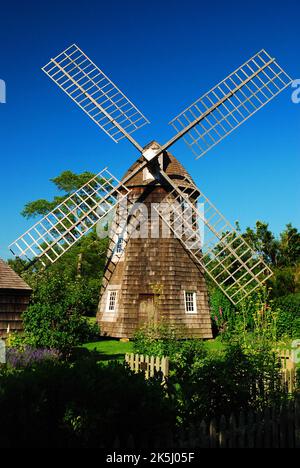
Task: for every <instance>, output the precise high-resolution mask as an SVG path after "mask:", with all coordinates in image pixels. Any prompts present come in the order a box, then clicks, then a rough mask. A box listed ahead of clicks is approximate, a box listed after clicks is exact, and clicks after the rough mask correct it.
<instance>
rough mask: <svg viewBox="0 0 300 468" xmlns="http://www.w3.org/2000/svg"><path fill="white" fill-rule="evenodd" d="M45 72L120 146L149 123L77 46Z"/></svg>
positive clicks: (44, 69)
mask: <svg viewBox="0 0 300 468" xmlns="http://www.w3.org/2000/svg"><path fill="white" fill-rule="evenodd" d="M42 70H43V71H44V72H45V73H46V75H48V76H49V77H50V78H51V79H52V80H53V81H54V82H55V83H56V84H57V85H58V86H59V87H60V88H61V89H62V90H63V91H64V92H65V93H66V94H67V95H68V96H69V97H70V98H71V99H72V100H73V101H74V102H75V103H76V104H77V105H78V106H79V107H80V108H81V109H82V110H83V111H84V112H85V113H86V114H87V115H88V116H89V117H90V118H91V119H92V120H93V121H94V122H95V123H96V124H97V125H98V126H99V127H100V128H101V129H102V130H104V132H105V133H107V134H108V135H109V136H110V137H111V138H112V139H113V140H114V141H115V142H116V143H118V142H119V141H120V140H122V139H123V138H125V137H127V138H128V137H129V135H131V134H132V133H133V132H135V131H136V130H138V129H139V128H141V127H143V126H144V125H146V124H148V123H149V121H148V120H147V119H146V117H145V116H144V115H143V114H142V113H141V112H140V111H139V110H138V108H137V107H136V106H135V105H134V104H133V103H132V102H131V101H130V100H129V99H128V98H127V97H126V96H125V94H124V93H122V91H120V89H119V88H118V87H117V86H116V85H115V84H114V83H113V82H112V81H111V80H110V79H109V78H108V77H107V76H106V75H105V74H104V73H103V71H102V70H100V68H98V67H97V65H95V64H94V62H92V61H91V60H90V59H89V57H88V56H87V55H86V54H85V53H84V52H83V51H82V50H81V49H80V48H79V47H78V46H77V45H75V44H73V45H72V46H70V47H68V48H67V49H66V50H64V51H63V52H62V53H60V54H59V55H57V57H55V58H54V59H51V60H50V62H49V63H48V64H47V65H45V66H44V67H43V68H42ZM129 139H130V138H129Z"/></svg>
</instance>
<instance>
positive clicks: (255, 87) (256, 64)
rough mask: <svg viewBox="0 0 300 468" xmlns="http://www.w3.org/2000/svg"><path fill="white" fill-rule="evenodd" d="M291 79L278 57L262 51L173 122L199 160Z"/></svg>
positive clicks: (283, 87)
mask: <svg viewBox="0 0 300 468" xmlns="http://www.w3.org/2000/svg"><path fill="white" fill-rule="evenodd" d="M291 82H292V79H291V77H290V76H289V75H287V73H286V72H285V71H284V70H283V69H282V68H281V67H280V66H279V65H278V63H277V62H276V60H275V59H272V58H271V56H270V55H269V54H268V53H267V52H266V51H265V50H262V51H261V52H259V53H258V54H256V55H255V56H254V57H252V58H251V59H250V60H248V61H247V62H246V63H244V64H243V65H242V66H241V67H240V68H238V69H237V70H236V71H234V72H233V73H231V74H230V75H229V76H228V77H227V78H225V80H223V81H221V82H220V83H219V84H218V85H216V86H215V87H214V88H212V89H211V90H210V91H209V92H208V93H206V94H205V95H204V96H202V97H201V98H200V99H198V100H197V101H196V102H194V103H193V104H192V105H191V106H190V107H188V108H187V109H185V110H184V111H183V112H181V113H180V114H179V115H178V116H177V117H175V118H174V119H173V120H172V121H171V122H170V125H172V126H173V128H174V129H175V130H176V132H178V135H179V137H180V135H181V134H182V135H183V136H184V141H185V142H186V143H187V145H188V146H189V147H190V148H191V149H192V151H193V153H194V154H195V155H196V157H197V159H198V158H200V157H201V156H204V154H206V153H207V152H208V151H209V150H210V149H212V148H213V147H214V146H216V145H217V144H218V143H220V142H221V141H222V140H223V139H224V138H226V137H227V136H228V135H229V134H230V133H232V132H233V131H234V130H235V129H237V128H238V127H239V126H240V125H242V124H243V123H244V122H246V121H247V120H248V119H249V118H250V117H251V116H252V115H254V114H255V113H256V112H257V111H258V110H260V109H261V108H263V107H264V106H265V105H266V104H268V103H269V102H270V101H271V100H272V99H274V98H275V97H276V96H277V95H278V94H279V93H281V92H282V91H283V90H284V89H286V88H287V87H288V86H289V85H290V84H291ZM178 139H179V138H178Z"/></svg>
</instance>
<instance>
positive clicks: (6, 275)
mask: <svg viewBox="0 0 300 468" xmlns="http://www.w3.org/2000/svg"><path fill="white" fill-rule="evenodd" d="M31 292H32V290H31V288H30V287H29V286H28V285H27V284H26V283H25V281H23V280H22V278H20V277H19V276H18V275H17V274H16V273H15V272H14V271H13V270H12V269H11V268H10V267H9V266H8V265H7V263H5V262H4V261H3V260H0V336H3V335H5V334H6V331H7V328H8V326H9V329H10V331H21V330H22V329H23V323H22V318H21V316H22V314H23V312H24V311H25V310H26V308H27V306H28V303H29V300H30V295H31Z"/></svg>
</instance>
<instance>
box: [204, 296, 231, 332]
mask: <svg viewBox="0 0 300 468" xmlns="http://www.w3.org/2000/svg"><path fill="white" fill-rule="evenodd" d="M209 298H210V310H211V319H212V324H213V332H214V335H215V336H216V335H217V334H221V335H225V334H228V333H230V332H231V331H232V329H233V328H234V323H235V318H236V309H235V307H234V305H233V304H232V303H231V302H230V300H229V299H228V298H227V297H226V296H225V294H223V292H222V291H221V290H220V289H219V288H215V287H213V288H211V291H210V296H209Z"/></svg>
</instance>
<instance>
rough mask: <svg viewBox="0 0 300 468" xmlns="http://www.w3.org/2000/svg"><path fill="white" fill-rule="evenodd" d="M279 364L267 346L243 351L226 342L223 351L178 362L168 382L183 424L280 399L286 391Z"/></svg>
mask: <svg viewBox="0 0 300 468" xmlns="http://www.w3.org/2000/svg"><path fill="white" fill-rule="evenodd" d="M279 366H280V364H279V363H278V361H277V358H276V357H275V355H274V354H273V353H272V352H271V351H270V350H269V349H267V348H257V349H256V350H254V349H253V348H252V350H251V352H246V351H245V350H244V349H243V348H242V347H241V346H239V345H230V346H229V345H228V347H226V350H225V352H223V353H216V352H215V353H207V354H206V355H205V353H204V354H202V355H199V354H198V355H197V354H195V355H194V360H192V362H190V363H189V367H187V366H182V365H181V364H180V363H179V364H178V365H177V366H175V369H174V370H175V372H174V374H173V375H172V376H171V377H170V379H169V382H168V385H169V392H170V395H172V398H174V399H175V400H176V401H177V405H178V415H179V417H180V420H181V421H182V422H183V426H184V425H187V424H191V423H197V422H199V421H201V419H203V418H208V419H210V418H212V417H220V416H221V415H223V414H224V415H226V416H228V415H230V414H231V413H232V412H235V413H237V414H238V412H239V411H240V410H245V409H252V410H258V409H262V408H263V407H264V406H265V405H266V404H274V403H276V402H278V403H280V402H281V401H282V400H283V399H284V397H285V395H284V393H283V391H282V389H281V386H280V374H279Z"/></svg>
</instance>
